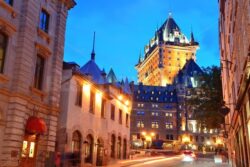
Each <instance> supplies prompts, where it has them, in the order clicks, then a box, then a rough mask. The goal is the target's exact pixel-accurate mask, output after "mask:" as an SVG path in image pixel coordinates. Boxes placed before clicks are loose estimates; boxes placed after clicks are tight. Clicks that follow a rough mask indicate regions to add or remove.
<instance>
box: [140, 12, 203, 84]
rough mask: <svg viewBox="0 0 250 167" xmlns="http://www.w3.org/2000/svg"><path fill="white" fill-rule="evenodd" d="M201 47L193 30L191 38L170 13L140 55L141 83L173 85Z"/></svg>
mask: <svg viewBox="0 0 250 167" xmlns="http://www.w3.org/2000/svg"><path fill="white" fill-rule="evenodd" d="M198 48H199V43H198V42H196V41H195V39H194V35H193V32H191V37H190V41H189V40H188V39H187V37H186V36H185V35H184V34H183V33H182V32H181V29H180V28H179V26H178V25H177V24H176V22H175V20H174V18H173V17H172V15H171V14H169V17H168V19H167V20H166V21H165V22H164V24H163V25H162V26H161V27H160V28H159V29H157V31H156V32H155V35H154V37H153V38H152V39H150V41H149V44H147V45H146V46H145V49H144V56H143V57H142V56H141V55H140V57H139V61H138V64H137V65H136V70H137V73H138V82H141V83H143V84H144V85H154V86H166V84H172V83H173V81H174V77H175V76H176V75H177V73H178V71H179V70H180V69H182V68H183V66H184V65H185V63H186V61H187V60H189V59H191V58H192V59H195V58H196V50H197V49H198Z"/></svg>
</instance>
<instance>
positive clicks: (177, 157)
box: [131, 155, 182, 167]
mask: <svg viewBox="0 0 250 167" xmlns="http://www.w3.org/2000/svg"><path fill="white" fill-rule="evenodd" d="M181 157H182V156H181V155H179V156H175V157H167V158H162V159H157V160H152V161H146V162H143V163H140V164H135V165H131V167H136V166H144V165H149V164H153V163H159V162H164V161H170V160H174V159H181Z"/></svg>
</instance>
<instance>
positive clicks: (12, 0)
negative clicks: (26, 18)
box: [4, 0, 14, 6]
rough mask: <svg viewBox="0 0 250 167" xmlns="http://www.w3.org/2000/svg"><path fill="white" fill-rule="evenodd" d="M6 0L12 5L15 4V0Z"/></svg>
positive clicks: (5, 0)
mask: <svg viewBox="0 0 250 167" xmlns="http://www.w3.org/2000/svg"><path fill="white" fill-rule="evenodd" d="M7 1H8V2H7ZM4 2H5V3H7V4H8V5H10V6H13V4H14V0H4Z"/></svg>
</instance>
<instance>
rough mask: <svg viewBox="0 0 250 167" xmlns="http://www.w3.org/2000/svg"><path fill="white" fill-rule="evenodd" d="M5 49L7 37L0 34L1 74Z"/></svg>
mask: <svg viewBox="0 0 250 167" xmlns="http://www.w3.org/2000/svg"><path fill="white" fill-rule="evenodd" d="M6 48H7V36H6V35H5V34H4V33H2V32H0V73H3V68H4V61H5V54H6Z"/></svg>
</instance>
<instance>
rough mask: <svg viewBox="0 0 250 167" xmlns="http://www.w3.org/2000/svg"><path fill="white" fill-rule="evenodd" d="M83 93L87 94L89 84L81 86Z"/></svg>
mask: <svg viewBox="0 0 250 167" xmlns="http://www.w3.org/2000/svg"><path fill="white" fill-rule="evenodd" d="M83 91H84V92H85V93H88V92H89V91H90V85H89V84H85V85H83Z"/></svg>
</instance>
